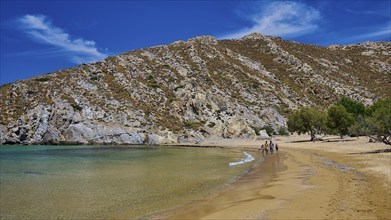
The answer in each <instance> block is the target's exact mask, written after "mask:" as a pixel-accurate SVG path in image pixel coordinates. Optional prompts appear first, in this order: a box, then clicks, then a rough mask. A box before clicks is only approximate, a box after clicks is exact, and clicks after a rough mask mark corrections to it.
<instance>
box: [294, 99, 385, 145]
mask: <svg viewBox="0 0 391 220" xmlns="http://www.w3.org/2000/svg"><path fill="white" fill-rule="evenodd" d="M287 124H288V131H290V132H297V133H298V134H302V133H309V134H310V135H311V140H312V141H314V140H316V139H317V138H316V135H320V134H338V135H339V136H340V137H341V139H342V138H343V136H344V135H351V136H363V135H366V136H369V137H371V138H373V139H375V140H376V141H381V142H383V143H385V144H388V145H391V98H385V99H380V100H378V101H376V102H375V103H373V104H372V105H370V106H365V105H364V104H363V103H361V102H358V101H354V100H352V99H350V98H347V97H343V98H342V99H341V100H339V101H338V102H337V103H336V104H335V105H332V106H330V107H329V108H328V109H326V110H324V111H321V110H318V109H315V108H312V107H303V108H301V109H299V110H297V111H294V112H293V113H292V114H290V115H289V116H288V121H287Z"/></svg>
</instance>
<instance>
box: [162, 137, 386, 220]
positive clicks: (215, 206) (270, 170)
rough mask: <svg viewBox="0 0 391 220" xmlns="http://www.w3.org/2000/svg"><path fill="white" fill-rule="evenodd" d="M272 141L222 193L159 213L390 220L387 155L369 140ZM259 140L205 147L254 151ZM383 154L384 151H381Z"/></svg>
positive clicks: (382, 146)
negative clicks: (273, 147) (274, 146)
mask: <svg viewBox="0 0 391 220" xmlns="http://www.w3.org/2000/svg"><path fill="white" fill-rule="evenodd" d="M309 139H310V138H309V137H308V136H289V137H274V138H273V140H274V141H277V143H278V144H279V146H280V152H279V153H278V154H274V155H268V156H266V158H265V162H264V163H263V164H262V165H260V166H257V167H255V168H254V169H252V170H251V171H250V172H249V173H248V174H246V175H244V176H243V177H242V178H240V179H239V180H238V181H237V182H236V183H235V184H233V185H231V186H228V187H227V188H226V189H225V190H224V191H222V192H220V193H218V194H216V195H214V196H211V197H209V198H205V199H204V200H200V201H194V202H193V203H191V204H187V205H185V206H183V207H180V208H177V209H174V210H171V211H169V212H166V213H160V214H159V215H158V218H168V219H391V211H390V210H391V190H390V189H391V188H390V186H391V153H390V152H389V149H390V147H389V146H387V145H385V144H382V143H369V142H368V138H364V137H360V138H359V139H357V138H346V139H344V140H343V141H340V139H338V138H337V137H324V140H325V141H322V142H309V141H307V140H309ZM261 143H262V141H248V140H230V141H215V142H204V143H201V144H199V145H200V146H221V147H228V148H246V149H247V150H254V151H255V150H256V149H257V147H258V146H259V145H260V144H261ZM383 151H386V152H383Z"/></svg>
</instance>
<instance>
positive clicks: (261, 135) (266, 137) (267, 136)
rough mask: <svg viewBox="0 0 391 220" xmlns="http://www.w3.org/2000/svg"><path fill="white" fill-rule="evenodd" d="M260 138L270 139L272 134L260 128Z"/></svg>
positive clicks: (258, 137)
mask: <svg viewBox="0 0 391 220" xmlns="http://www.w3.org/2000/svg"><path fill="white" fill-rule="evenodd" d="M257 139H258V140H265V139H267V140H268V139H270V136H269V135H268V134H267V132H266V130H260V131H259V135H258V136H257Z"/></svg>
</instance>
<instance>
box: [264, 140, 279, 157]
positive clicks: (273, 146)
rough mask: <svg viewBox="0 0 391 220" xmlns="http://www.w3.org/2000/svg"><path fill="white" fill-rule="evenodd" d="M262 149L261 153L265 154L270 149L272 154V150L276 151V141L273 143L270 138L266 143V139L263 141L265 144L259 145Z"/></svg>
mask: <svg viewBox="0 0 391 220" xmlns="http://www.w3.org/2000/svg"><path fill="white" fill-rule="evenodd" d="M260 150H261V151H262V154H263V155H265V154H266V155H267V154H268V153H269V151H270V154H273V152H274V150H275V151H276V152H278V144H277V143H273V142H272V141H271V140H270V142H269V143H267V141H265V144H262V145H261V149H260Z"/></svg>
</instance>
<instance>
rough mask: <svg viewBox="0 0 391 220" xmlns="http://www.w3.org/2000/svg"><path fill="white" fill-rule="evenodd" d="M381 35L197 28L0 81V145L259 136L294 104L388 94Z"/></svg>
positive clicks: (388, 46) (368, 99) (321, 104)
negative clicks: (231, 34) (192, 34)
mask: <svg viewBox="0 0 391 220" xmlns="http://www.w3.org/2000/svg"><path fill="white" fill-rule="evenodd" d="M389 51H391V43H389V42H378V43H364V44H358V45H348V46H330V47H319V46H315V45H305V44H300V43H297V42H290V41H285V40H283V39H281V38H275V37H269V36H264V35H262V34H258V33H254V34H250V35H248V36H245V37H243V38H242V39H236V40H216V39H215V38H214V37H210V36H201V37H196V38H193V39H190V40H188V41H177V42H174V43H173V44H169V45H162V46H156V47H151V48H146V49H141V50H136V51H131V52H127V53H124V54H120V55H118V56H114V57H108V58H106V59H105V60H102V61H99V62H97V63H92V64H83V65H80V66H77V67H73V68H70V69H66V70H60V71H57V72H54V73H51V74H46V75H42V76H38V77H34V78H31V79H28V80H23V81H18V82H15V83H12V84H8V85H3V86H1V87H0V99H1V102H0V143H1V144H165V143H168V144H169V143H188V142H201V141H203V140H205V139H208V138H257V139H262V138H263V139H267V138H269V136H268V135H267V134H266V132H265V130H264V129H263V128H265V127H266V126H271V127H273V128H274V130H275V131H278V130H279V128H281V127H285V126H286V119H285V118H286V115H287V114H289V112H291V111H292V110H295V109H297V108H299V107H301V106H314V107H317V108H325V107H327V106H328V105H330V104H333V103H335V102H336V101H337V100H338V99H340V98H341V97H342V96H348V97H350V98H352V99H355V100H359V101H362V102H364V103H366V104H371V103H372V102H373V101H374V100H375V99H377V98H381V97H387V96H390V95H391V91H390V90H389V87H390V85H391V82H390V79H391V78H390V74H391V73H390V69H391V60H390V56H389V55H390V52H389Z"/></svg>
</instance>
